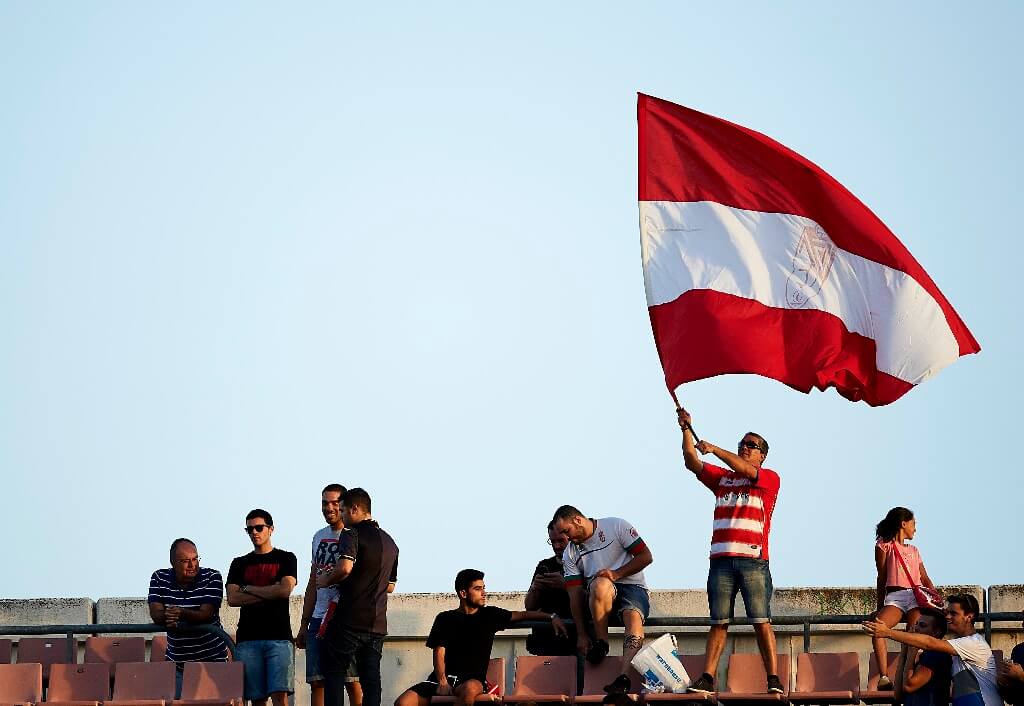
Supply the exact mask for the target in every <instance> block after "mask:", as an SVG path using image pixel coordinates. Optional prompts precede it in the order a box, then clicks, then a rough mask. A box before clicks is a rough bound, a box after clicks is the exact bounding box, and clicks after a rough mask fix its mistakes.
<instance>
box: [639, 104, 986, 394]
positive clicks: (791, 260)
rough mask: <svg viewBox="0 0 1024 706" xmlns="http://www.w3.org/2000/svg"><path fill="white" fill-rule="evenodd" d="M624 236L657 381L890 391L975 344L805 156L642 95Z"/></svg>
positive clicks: (877, 225) (914, 266)
mask: <svg viewBox="0 0 1024 706" xmlns="http://www.w3.org/2000/svg"><path fill="white" fill-rule="evenodd" d="M637 114H638V121H639V143H640V159H639V168H640V180H639V182H640V183H639V192H640V240H641V248H642V255H643V265H644V284H645V287H646V290H647V304H648V307H649V308H650V315H651V325H652V327H653V329H654V339H655V342H656V344H657V347H658V354H659V356H660V357H661V363H662V366H663V367H664V369H665V381H666V383H667V384H668V386H669V390H671V391H674V390H675V388H676V387H678V386H679V385H681V384H683V383H685V382H690V381H692V380H699V379H701V378H706V377H711V376H714V375H722V374H725V373H754V374H757V375H763V376H766V377H769V378H773V379H775V380H779V381H780V382H783V383H785V384H787V385H789V386H790V387H793V388H795V389H797V390H800V391H801V392H810V390H811V388H814V387H816V388H818V389H821V390H824V389H826V388H828V387H835V388H836V390H837V391H838V392H839V394H841V395H842V396H844V397H846V398H847V399H850V400H854V401H857V400H864V401H865V402H867V403H868V404H870V405H883V404H888V403H890V402H893V401H895V400H897V399H899V398H900V397H901V396H903V395H904V394H906V393H907V392H908V391H909V390H910V388H911V387H913V386H914V385H917V384H918V383H920V382H923V381H924V380H927V379H928V378H929V377H931V376H933V375H935V374H936V373H937V372H939V371H940V370H941V369H942V368H944V367H945V366H947V365H949V364H950V363H952V362H953V361H954V360H956V359H957V358H958V357H960V356H962V355H966V354H968V353H976V352H978V351H979V350H980V347H979V346H978V343H977V341H975V340H974V337H973V336H972V335H971V332H970V331H968V330H967V326H966V325H965V324H964V322H963V321H961V320H960V317H959V316H958V315H957V313H956V312H955V311H954V310H953V307H952V306H951V305H950V303H949V302H948V301H946V298H945V297H944V296H943V295H942V292H940V291H939V288H938V287H936V286H935V283H934V282H933V281H932V280H931V278H930V277H929V276H928V274H927V273H926V272H925V271H924V269H923V268H922V267H921V265H919V264H918V262H917V261H916V260H915V259H914V257H913V256H912V255H911V254H910V252H909V251H908V250H907V249H906V248H905V247H904V246H903V244H902V243H900V241H899V240H897V238H896V236H895V235H893V234H892V232H891V231H890V230H889V229H888V228H886V226H885V224H884V223H882V221H881V220H879V219H878V217H877V216H875V214H873V213H872V212H871V211H870V210H868V208H867V207H866V206H865V205H864V204H862V203H861V202H860V201H859V200H858V199H857V198H856V197H855V196H854V195H853V194H851V193H850V192H849V191H847V190H846V188H844V187H843V185H842V184H840V183H839V182H837V181H836V180H835V179H833V178H832V177H831V176H829V175H828V174H826V173H825V172H824V171H823V170H822V169H821V168H820V167H818V166H817V165H815V164H812V163H811V162H810V161H808V160H807V159H805V158H803V157H801V156H800V155H798V154H797V153H795V152H793V151H792V150H790V149H788V148H787V147H785V146H783V145H781V144H779V143H778V142H775V141H774V140H772V139H770V138H768V137H766V136H764V135H762V134H760V133H757V132H754V131H753V130H748V129H747V128H744V127H741V126H739V125H735V124H733V123H730V122H726V121H725V120H720V119H718V118H714V117H712V116H710V115H705V114H704V113H698V112H697V111H694V110H690V109H688V108H684V107H682V106H678V105H675V104H673V103H669V102H667V101H663V100H660V99H658V98H652V97H650V96H645V95H643V94H641V95H640V97H639V103H638V106H637Z"/></svg>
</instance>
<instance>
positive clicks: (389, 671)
mask: <svg viewBox="0 0 1024 706" xmlns="http://www.w3.org/2000/svg"><path fill="white" fill-rule="evenodd" d="M942 592H943V593H944V594H949V593H954V592H970V593H972V594H974V595H975V597H977V598H978V602H979V604H981V605H983V606H987V607H988V609H989V610H992V611H1024V586H1021V585H1010V586H992V587H991V588H989V589H988V590H987V591H986V590H985V589H983V588H982V587H980V586H944V587H942ZM524 596H525V594H524V593H492V594H489V602H490V604H491V605H497V606H500V607H502V608H508V609H509V610H522V609H523V598H524ZM457 604H458V601H457V600H456V598H455V595H454V594H437V593H407V594H401V593H398V594H394V595H392V596H391V597H390V598H389V601H388V624H389V633H390V634H389V636H388V639H387V641H386V643H385V650H384V660H383V664H382V671H383V675H384V704H385V705H387V704H389V703H390V702H391V701H393V700H394V698H395V697H396V696H397V695H398V694H399V693H400V692H401V691H402V690H403V689H404V688H406V687H407V686H409V685H410V684H413V683H415V682H417V681H420V680H422V679H423V678H424V677H425V676H426V675H427V674H428V673H429V672H430V670H431V654H430V650H428V649H427V648H426V647H425V646H424V644H423V642H424V640H425V639H426V635H427V633H428V632H429V631H430V626H431V623H432V622H433V620H434V616H435V615H437V613H439V612H440V611H442V610H447V609H449V608H452V607H455V606H456V605H457ZM873 609H874V589H873V588H860V587H845V588H842V587H841V588H828V587H815V588H780V589H777V590H776V591H775V594H774V596H773V598H772V612H773V614H774V615H776V616H783V615H856V614H863V613H868V612H870V611H871V610H873ZM742 610H743V609H742V600H738V601H737V612H738V614H741V615H742V614H743V613H742ZM301 614H302V599H301V596H298V595H296V596H293V597H292V599H291V616H292V629H293V631H294V630H298V624H299V620H300V618H301ZM651 614H652V617H672V616H701V617H707V615H708V606H707V597H706V594H705V593H704V592H703V591H694V590H680V591H654V592H652V594H651ZM221 620H222V622H223V623H224V627H225V629H226V630H227V631H228V632H229V633H233V632H234V631H235V629H236V627H237V625H238V609H236V608H231V607H229V606H227V605H225V606H224V607H223V608H222V610H221ZM149 622H150V619H149V610H148V607H147V605H146V601H145V599H144V598H101V599H99V600H98V601H95V602H93V601H92V600H91V599H88V598H50V599H31V600H0V625H52V624H97V623H107V624H109V623H129V624H132V623H134V624H144V623H149ZM665 631H666V629H663V628H651V629H649V631H648V635H654V634H659V633H661V632H665ZM670 631H671V632H672V633H674V634H675V635H676V636H677V639H678V641H679V648H680V652H682V653H684V654H702V653H703V652H704V639H705V635H706V631H705V629H704V628H676V629H671V630H670ZM528 632H529V631H526V630H509V631H506V632H504V633H499V634H498V637H497V639H496V640H495V642H494V650H493V652H492V656H493V657H505V659H506V666H507V668H508V673H507V674H506V680H507V683H508V685H509V686H511V684H512V678H513V673H512V667H513V665H514V662H515V656H516V655H521V654H526V635H527V634H528ZM776 634H777V636H778V650H779V653H780V654H788V655H790V657H791V659H792V661H793V662H794V663H795V661H796V658H797V655H798V654H799V653H800V652H802V651H803V629H802V627H800V626H793V627H788V626H778V627H777V629H776ZM15 639H16V638H15ZM82 639H84V636H83V638H82ZM1021 641H1024V630H1022V628H1021V624H1020V622H1019V621H1016V622H1012V623H1001V624H997V625H996V629H995V632H994V634H993V640H992V642H993V645H992V646H993V647H994V648H996V649H1002V650H1003V651H1004V653H1007V654H1008V653H1009V651H1010V650H1011V649H1012V648H1013V646H1014V645H1015V644H1017V643H1018V642H1021ZM870 649H871V645H870V642H869V640H868V638H867V637H866V636H865V635H863V634H862V633H861V632H860V630H859V628H858V627H857V626H852V625H825V626H818V627H817V628H816V629H815V631H814V633H813V635H812V638H811V651H813V652H839V651H852V652H858V653H860V655H861V682H862V684H863V683H864V682H865V681H866V678H867V666H868V657H869V654H870ZM756 651H757V646H756V644H755V642H754V639H753V632H752V629H751V628H750V627H742V626H740V627H736V628H734V629H733V630H731V631H730V638H729V641H728V644H727V645H726V652H725V656H724V658H723V660H722V664H721V667H722V668H721V669H720V673H719V677H720V678H724V677H725V667H726V665H727V664H728V655H729V654H731V653H733V652H756ZM16 653H17V647H16V646H15V655H16ZM612 654H613V655H614V654H621V647H620V644H619V640H618V639H617V637H616V636H614V635H613V645H612ZM295 674H296V680H295V687H296V699H295V703H297V704H299V705H300V706H301V705H303V704H308V703H309V691H308V689H307V688H306V684H305V652H304V651H303V650H296V660H295Z"/></svg>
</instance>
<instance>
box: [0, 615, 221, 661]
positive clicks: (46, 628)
mask: <svg viewBox="0 0 1024 706" xmlns="http://www.w3.org/2000/svg"><path fill="white" fill-rule="evenodd" d="M165 632H167V627H166V626H164V625H157V624H156V623H148V624H145V623H144V624H139V623H108V624H100V625H0V635H17V636H19V637H31V636H34V635H65V636H67V654H66V656H67V660H68V662H69V663H71V664H74V663H75V662H76V661H78V653H77V651H78V644H77V642H76V641H75V635H105V634H109V633H146V634H149V633H165ZM175 632H184V633H190V632H194V633H212V634H214V635H216V636H217V637H219V638H220V639H221V640H223V641H224V644H225V645H226V646H227V648H228V651H230V652H231V655H232V657H233V656H234V654H235V641H234V640H232V639H231V636H230V635H228V634H227V633H226V632H225V631H224V628H222V627H221V626H220V625H209V624H205V625H183V626H181V627H179V628H175Z"/></svg>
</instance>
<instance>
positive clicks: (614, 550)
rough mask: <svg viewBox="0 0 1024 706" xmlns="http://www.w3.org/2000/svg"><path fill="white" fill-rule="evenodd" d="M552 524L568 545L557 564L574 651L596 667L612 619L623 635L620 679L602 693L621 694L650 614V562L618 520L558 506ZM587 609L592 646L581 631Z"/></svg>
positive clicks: (646, 551)
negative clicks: (647, 570) (562, 573)
mask: <svg viewBox="0 0 1024 706" xmlns="http://www.w3.org/2000/svg"><path fill="white" fill-rule="evenodd" d="M552 522H554V525H553V527H554V529H555V531H556V532H558V533H559V534H561V535H562V536H564V537H566V538H567V539H568V540H569V545H568V546H567V547H566V548H565V552H564V553H563V554H562V563H563V565H564V567H565V585H566V587H567V588H568V589H569V600H570V605H571V606H572V617H573V620H574V621H575V623H576V625H577V635H578V637H577V645H578V647H579V651H580V652H581V653H582V654H585V655H586V657H587V661H588V662H590V663H592V664H599V663H600V662H601V661H602V660H603V659H604V658H605V656H606V655H607V654H608V621H609V618H610V617H611V616H612V615H613V614H615V615H617V616H618V617H619V619H620V620H621V621H622V625H623V627H625V629H626V634H625V635H624V636H623V640H622V669H621V674H620V675H619V676H618V677H617V678H616V679H615V681H614V682H612V683H611V684H609V685H608V686H607V687H605V689H606V691H609V693H611V692H619V693H625V691H626V690H627V689H628V688H629V677H628V676H627V672H628V671H629V666H630V662H631V661H632V660H633V657H634V656H636V653H637V652H639V651H640V648H641V647H642V646H643V643H644V621H645V620H647V616H648V615H649V614H650V612H651V601H650V597H649V596H648V594H647V584H646V583H644V572H643V570H644V569H645V568H646V567H648V566H650V565H651V562H653V561H654V557H653V556H652V555H651V550H650V549H648V548H647V545H646V544H645V543H644V540H643V539H641V538H640V535H639V533H637V531H636V529H635V528H634V527H633V525H631V524H630V523H628V522H627V521H626V520H623V519H622V518H620V517H604V518H601V519H599V520H595V519H593V518H588V517H586V516H584V515H583V513H582V512H580V511H579V510H577V509H576V508H575V507H573V506H572V505H562V506H561V507H560V508H558V509H557V510H555V516H554V517H553V518H552ZM588 604H589V608H590V616H591V617H592V618H593V621H594V640H593V641H591V640H590V638H589V637H588V636H587V632H586V630H584V629H583V626H584V625H586V622H585V621H586V614H587V607H588Z"/></svg>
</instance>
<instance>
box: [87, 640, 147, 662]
mask: <svg viewBox="0 0 1024 706" xmlns="http://www.w3.org/2000/svg"><path fill="white" fill-rule="evenodd" d="M85 661H86V662H105V663H106V664H117V663H118V662H145V661H146V638H144V637H90V638H88V639H86V641H85Z"/></svg>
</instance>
